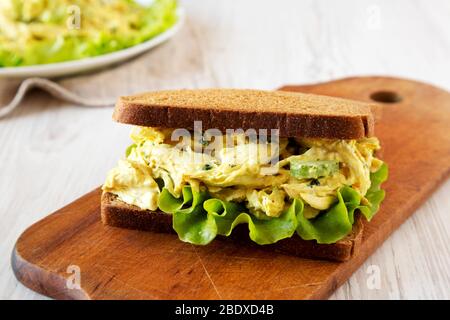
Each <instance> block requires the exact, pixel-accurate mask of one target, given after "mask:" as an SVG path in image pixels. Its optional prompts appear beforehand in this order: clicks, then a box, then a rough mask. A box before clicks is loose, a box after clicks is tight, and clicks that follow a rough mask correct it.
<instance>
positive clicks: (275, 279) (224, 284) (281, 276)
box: [12, 77, 450, 299]
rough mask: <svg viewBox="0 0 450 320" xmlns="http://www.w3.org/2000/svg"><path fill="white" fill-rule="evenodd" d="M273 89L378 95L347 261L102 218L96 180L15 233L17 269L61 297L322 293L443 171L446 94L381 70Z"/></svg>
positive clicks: (446, 166) (448, 118)
mask: <svg viewBox="0 0 450 320" xmlns="http://www.w3.org/2000/svg"><path fill="white" fill-rule="evenodd" d="M283 90H290V91H301V92H310V93H318V94H326V95H332V96H339V97H345V98H352V99H357V100H363V101H364V100H365V101H370V100H371V97H372V99H373V97H375V98H377V99H381V100H382V101H383V103H382V104H380V108H382V109H383V110H382V118H381V120H380V121H379V123H377V125H376V132H377V136H378V137H379V138H380V140H381V144H382V146H383V156H382V157H383V159H384V160H385V161H386V162H387V163H388V164H389V167H390V178H389V180H388V182H386V183H385V184H384V189H385V190H386V193H387V196H386V199H385V201H384V203H383V205H382V207H381V209H380V211H379V213H378V214H377V215H376V217H375V218H374V219H373V220H372V221H371V223H370V224H366V227H365V229H364V234H363V241H362V244H361V248H360V251H359V252H358V253H357V254H356V255H354V257H353V258H352V259H351V260H349V261H347V262H344V263H337V262H327V261H318V260H309V259H299V258H296V257H291V256H287V255H282V254H277V253H273V252H269V251H267V250H264V248H261V249H259V248H258V249H255V248H254V247H250V246H243V245H240V244H235V243H232V242H229V241H214V242H213V243H212V244H210V245H208V246H193V245H190V244H186V243H182V242H180V241H179V240H178V238H177V237H176V236H175V235H171V234H157V233H151V232H139V231H133V230H125V229H119V228H112V227H107V226H103V225H102V224H101V222H100V213H99V205H100V190H98V189H97V190H94V191H93V192H91V193H89V194H87V195H85V196H84V197H82V198H80V199H78V200H77V201H75V202H74V203H72V204H70V205H68V206H66V207H65V208H63V209H61V210H58V211H57V212H56V213H54V214H52V215H50V216H49V217H47V218H45V219H43V220H42V221H40V222H38V223H36V224H34V225H33V226H32V227H30V228H29V229H28V230H27V231H25V232H24V234H22V236H21V237H20V238H19V240H18V242H17V244H16V247H15V250H14V252H13V257H12V265H13V269H14V272H15V274H16V276H17V278H18V279H19V280H20V281H21V282H22V283H24V284H25V285H26V286H28V287H30V288H32V289H33V290H36V291H38V292H40V293H42V294H45V295H48V296H50V297H53V298H61V299H323V298H327V297H329V295H330V294H331V293H332V292H333V291H334V290H335V289H336V288H337V287H339V286H340V285H341V284H342V283H343V282H344V281H346V280H347V279H348V277H349V276H350V275H351V274H352V273H353V272H354V271H355V270H356V269H357V268H358V267H359V266H360V265H361V264H362V263H363V262H364V261H365V260H366V259H367V258H368V257H369V256H370V255H371V254H372V252H373V251H374V250H375V249H376V248H377V247H378V246H380V245H381V244H382V242H383V241H384V240H385V239H386V238H387V237H388V236H389V235H390V234H391V233H392V232H393V231H394V230H395V229H396V228H397V227H398V226H399V225H400V224H401V223H402V222H403V221H404V220H405V219H406V218H407V217H409V215H411V214H412V213H413V212H414V210H415V209H416V208H417V207H418V206H419V205H420V204H421V203H422V202H423V201H425V199H426V198H427V197H428V196H429V195H430V194H431V193H432V192H433V191H434V190H435V188H436V187H437V186H438V185H439V184H440V183H441V182H442V181H444V179H445V178H446V177H447V176H448V174H449V173H450V135H448V134H447V133H448V123H449V122H450V93H448V92H446V91H444V90H441V89H437V88H435V87H432V86H429V85H426V84H421V83H418V82H414V81H408V80H401V79H394V78H384V77H366V78H349V79H343V80H339V81H333V82H329V83H324V84H318V85H311V86H286V87H284V88H283ZM418 132H422V133H423V134H417V133H418ZM418 150H420V152H418ZM70 266H76V268H79V270H80V276H81V278H80V279H81V283H80V284H81V287H80V288H79V289H68V287H67V280H68V279H69V278H70V276H71V274H70V273H68V268H70Z"/></svg>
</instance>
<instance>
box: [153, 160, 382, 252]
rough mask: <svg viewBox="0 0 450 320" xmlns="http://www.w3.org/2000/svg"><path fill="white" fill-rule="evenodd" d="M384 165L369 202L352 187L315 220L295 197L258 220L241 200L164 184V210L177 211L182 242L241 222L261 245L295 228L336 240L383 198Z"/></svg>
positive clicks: (310, 236) (308, 236)
mask: <svg viewBox="0 0 450 320" xmlns="http://www.w3.org/2000/svg"><path fill="white" fill-rule="evenodd" d="M387 174H388V169H387V166H386V165H385V164H383V166H382V167H381V168H380V169H379V170H378V171H377V172H375V173H373V174H372V175H371V180H372V185H371V187H370V189H369V191H368V192H367V194H366V196H365V197H366V199H367V200H368V201H369V202H370V204H369V205H361V199H362V197H361V196H360V195H359V193H358V192H356V191H355V190H353V189H352V188H351V187H348V186H344V187H342V188H341V189H340V190H339V191H338V195H337V202H336V203H335V204H334V205H333V206H332V207H331V208H330V209H328V210H327V211H325V212H321V213H320V214H319V215H318V216H317V217H315V218H313V219H306V218H305V217H304V215H303V208H304V204H303V201H301V200H300V199H294V201H293V202H292V204H291V205H290V207H289V208H288V209H287V210H285V211H284V212H283V213H282V214H281V215H280V216H279V217H277V218H268V219H258V218H256V217H255V216H254V215H252V214H249V213H248V212H247V209H246V208H245V207H244V206H242V205H240V204H237V203H233V202H227V201H222V200H219V199H216V198H211V197H210V196H209V195H208V193H207V192H205V191H193V190H192V189H191V187H189V186H185V187H184V188H183V190H182V194H181V196H180V197H179V198H176V197H174V196H173V195H172V194H171V193H170V192H169V191H168V190H167V189H165V188H163V190H162V192H161V195H160V197H159V202H158V206H159V208H160V209H161V210H162V211H164V212H166V213H170V214H172V215H173V228H174V230H175V231H176V232H177V234H178V236H179V238H180V239H181V240H182V241H185V242H189V243H193V244H198V245H205V244H208V243H210V242H211V241H212V240H213V239H214V238H215V237H216V236H217V235H221V236H229V235H230V234H231V233H232V231H233V229H234V228H235V227H236V226H237V225H239V224H246V225H247V227H248V231H249V237H250V239H252V240H253V241H254V242H256V243H257V244H260V245H264V244H271V243H275V242H277V241H279V240H281V239H285V238H290V237H292V236H293V234H294V233H295V232H296V233H297V234H298V235H299V236H300V237H301V238H302V239H304V240H316V241H317V243H325V244H329V243H335V242H336V241H338V240H340V239H342V238H344V237H345V236H346V235H348V234H349V233H350V232H351V230H352V225H353V223H354V213H355V210H357V209H358V210H360V211H361V212H362V214H363V215H364V216H365V217H366V219H367V220H370V219H372V217H373V216H374V214H375V213H376V211H377V210H378V208H379V206H380V203H381V201H382V200H383V198H384V191H383V190H381V189H380V185H381V183H382V182H384V181H385V180H386V179H387Z"/></svg>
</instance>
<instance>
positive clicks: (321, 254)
mask: <svg viewBox="0 0 450 320" xmlns="http://www.w3.org/2000/svg"><path fill="white" fill-rule="evenodd" d="M101 217H102V222H103V223H104V224H105V225H109V226H113V227H119V228H128V229H135V230H143V231H153V232H165V233H174V231H173V229H172V216H171V215H170V214H166V213H163V212H161V211H154V212H153V211H149V210H142V209H139V208H138V207H136V206H133V205H129V204H126V203H124V202H122V201H120V200H118V199H117V197H116V196H115V195H114V194H112V193H107V192H104V193H103V195H102V200H101ZM363 228H364V227H363V222H362V219H361V218H360V217H358V218H357V219H356V221H355V224H354V225H353V230H352V233H351V234H349V235H348V236H347V237H346V238H344V239H342V240H340V241H338V242H336V243H334V244H317V242H316V241H306V240H303V239H301V238H300V237H298V236H297V235H294V236H293V237H291V238H289V239H283V240H280V241H278V242H277V243H275V244H271V245H264V246H259V245H257V244H255V243H253V242H252V241H251V240H249V237H248V230H246V229H245V226H238V227H237V228H236V229H235V230H233V233H232V235H231V236H230V237H221V239H226V240H227V241H239V243H242V245H249V246H255V247H256V246H257V247H259V248H265V249H267V250H272V251H278V252H281V253H285V254H289V255H294V256H298V257H301V258H311V259H325V260H334V261H346V260H348V259H350V258H351V257H352V256H353V255H354V254H356V252H357V251H358V249H359V247H360V244H361V241H362V234H363Z"/></svg>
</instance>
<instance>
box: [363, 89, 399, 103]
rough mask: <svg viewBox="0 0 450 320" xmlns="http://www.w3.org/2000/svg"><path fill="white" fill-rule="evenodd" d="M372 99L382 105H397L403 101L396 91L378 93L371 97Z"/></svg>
mask: <svg viewBox="0 0 450 320" xmlns="http://www.w3.org/2000/svg"><path fill="white" fill-rule="evenodd" d="M370 99H372V100H373V101H376V102H382V103H397V102H400V101H402V97H401V96H400V95H399V94H398V93H397V92H394V91H376V92H374V93H372V94H371V95H370Z"/></svg>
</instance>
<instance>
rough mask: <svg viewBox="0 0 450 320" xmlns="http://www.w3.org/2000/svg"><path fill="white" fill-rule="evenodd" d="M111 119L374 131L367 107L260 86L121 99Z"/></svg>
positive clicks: (332, 135)
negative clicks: (266, 89)
mask: <svg viewBox="0 0 450 320" xmlns="http://www.w3.org/2000/svg"><path fill="white" fill-rule="evenodd" d="M113 118H114V120H116V121H118V122H122V123H127V124H133V125H139V126H149V127H165V128H185V129H190V130H192V129H193V125H194V121H202V129H203V130H206V129H210V128H217V129H219V130H221V131H224V130H226V129H239V128H242V129H244V130H246V129H250V128H252V129H279V130H280V135H281V136H283V137H310V138H329V139H360V138H364V137H368V136H372V135H373V128H374V120H373V115H372V112H371V105H369V104H366V103H362V102H356V101H351V100H346V99H341V98H333V97H327V96H319V95H311V94H302V93H293V92H282V91H262V90H238V89H203V90H172V91H158V92H149V93H144V94H139V95H133V96H127V97H121V98H120V99H119V101H118V102H117V104H116V108H115V110H114V114H113Z"/></svg>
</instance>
